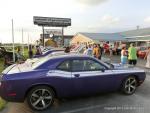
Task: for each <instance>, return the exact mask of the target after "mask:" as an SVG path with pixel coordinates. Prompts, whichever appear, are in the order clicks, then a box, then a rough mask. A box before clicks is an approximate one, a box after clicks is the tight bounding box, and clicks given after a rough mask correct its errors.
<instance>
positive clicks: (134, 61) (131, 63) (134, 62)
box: [129, 60, 137, 65]
mask: <svg viewBox="0 0 150 113" xmlns="http://www.w3.org/2000/svg"><path fill="white" fill-rule="evenodd" d="M136 63H137V60H129V64H130V65H136Z"/></svg>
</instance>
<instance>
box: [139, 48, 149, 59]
mask: <svg viewBox="0 0 150 113" xmlns="http://www.w3.org/2000/svg"><path fill="white" fill-rule="evenodd" d="M146 53H147V47H139V49H138V50H137V56H138V57H139V58H144V57H145V55H146Z"/></svg>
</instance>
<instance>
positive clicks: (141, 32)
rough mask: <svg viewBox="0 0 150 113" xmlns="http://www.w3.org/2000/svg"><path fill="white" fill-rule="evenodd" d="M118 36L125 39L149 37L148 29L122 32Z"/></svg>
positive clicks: (149, 31)
mask: <svg viewBox="0 0 150 113" xmlns="http://www.w3.org/2000/svg"><path fill="white" fill-rule="evenodd" d="M119 34H121V35H123V36H125V37H133V36H144V35H150V28H143V29H136V30H129V31H124V32H119Z"/></svg>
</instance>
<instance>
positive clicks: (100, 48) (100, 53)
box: [98, 44, 102, 60]
mask: <svg viewBox="0 0 150 113" xmlns="http://www.w3.org/2000/svg"><path fill="white" fill-rule="evenodd" d="M98 48H99V58H98V59H99V60H101V57H102V47H101V46H100V44H98Z"/></svg>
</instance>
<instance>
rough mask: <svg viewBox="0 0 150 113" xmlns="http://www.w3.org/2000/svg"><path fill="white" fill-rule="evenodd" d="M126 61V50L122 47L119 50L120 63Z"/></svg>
mask: <svg viewBox="0 0 150 113" xmlns="http://www.w3.org/2000/svg"><path fill="white" fill-rule="evenodd" d="M126 63H127V52H126V48H125V47H122V50H121V64H122V65H124V64H126Z"/></svg>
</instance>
